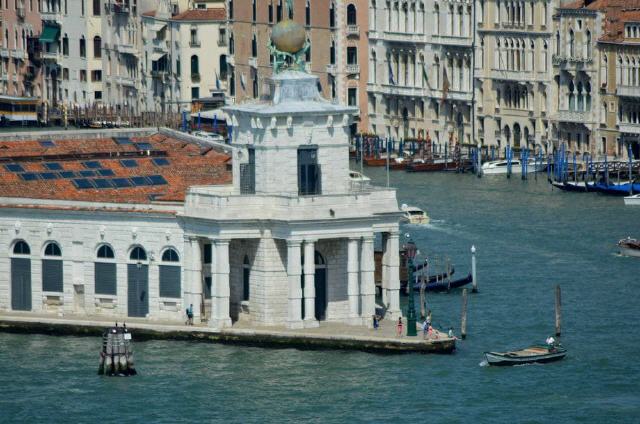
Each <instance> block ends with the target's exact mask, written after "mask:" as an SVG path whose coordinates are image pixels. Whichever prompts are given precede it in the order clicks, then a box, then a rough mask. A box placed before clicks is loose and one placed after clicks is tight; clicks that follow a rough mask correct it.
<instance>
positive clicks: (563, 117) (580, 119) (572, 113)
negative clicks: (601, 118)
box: [554, 110, 592, 124]
mask: <svg viewBox="0 0 640 424" xmlns="http://www.w3.org/2000/svg"><path fill="white" fill-rule="evenodd" d="M554 118H555V120H556V121H558V122H570V123H575V124H589V123H591V122H592V119H591V111H579V110H559V111H557V112H556V114H555V117H554Z"/></svg>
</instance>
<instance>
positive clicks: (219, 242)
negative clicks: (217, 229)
mask: <svg viewBox="0 0 640 424" xmlns="http://www.w3.org/2000/svg"><path fill="white" fill-rule="evenodd" d="M211 242H213V244H215V245H216V246H222V245H225V244H229V243H231V239H226V238H212V239H211Z"/></svg>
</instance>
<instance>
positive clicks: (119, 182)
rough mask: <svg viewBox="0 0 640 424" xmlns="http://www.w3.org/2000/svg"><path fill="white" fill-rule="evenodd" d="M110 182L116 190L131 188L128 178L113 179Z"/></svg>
mask: <svg viewBox="0 0 640 424" xmlns="http://www.w3.org/2000/svg"><path fill="white" fill-rule="evenodd" d="M111 182H112V183H113V185H114V186H116V187H118V188H124V187H131V185H132V184H131V181H129V179H128V178H113V179H111Z"/></svg>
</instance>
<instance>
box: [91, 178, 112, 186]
mask: <svg viewBox="0 0 640 424" xmlns="http://www.w3.org/2000/svg"><path fill="white" fill-rule="evenodd" d="M91 182H93V185H95V186H96V188H113V184H111V181H109V180H107V179H106V178H94V179H93V180H91Z"/></svg>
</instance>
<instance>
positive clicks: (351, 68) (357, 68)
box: [345, 63, 360, 74]
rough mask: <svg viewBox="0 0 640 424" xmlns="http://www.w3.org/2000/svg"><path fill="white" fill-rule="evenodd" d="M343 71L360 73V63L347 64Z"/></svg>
mask: <svg viewBox="0 0 640 424" xmlns="http://www.w3.org/2000/svg"><path fill="white" fill-rule="evenodd" d="M345 71H346V72H347V74H359V73H360V65H358V64H357V63H352V64H347V66H346V67H345Z"/></svg>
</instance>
